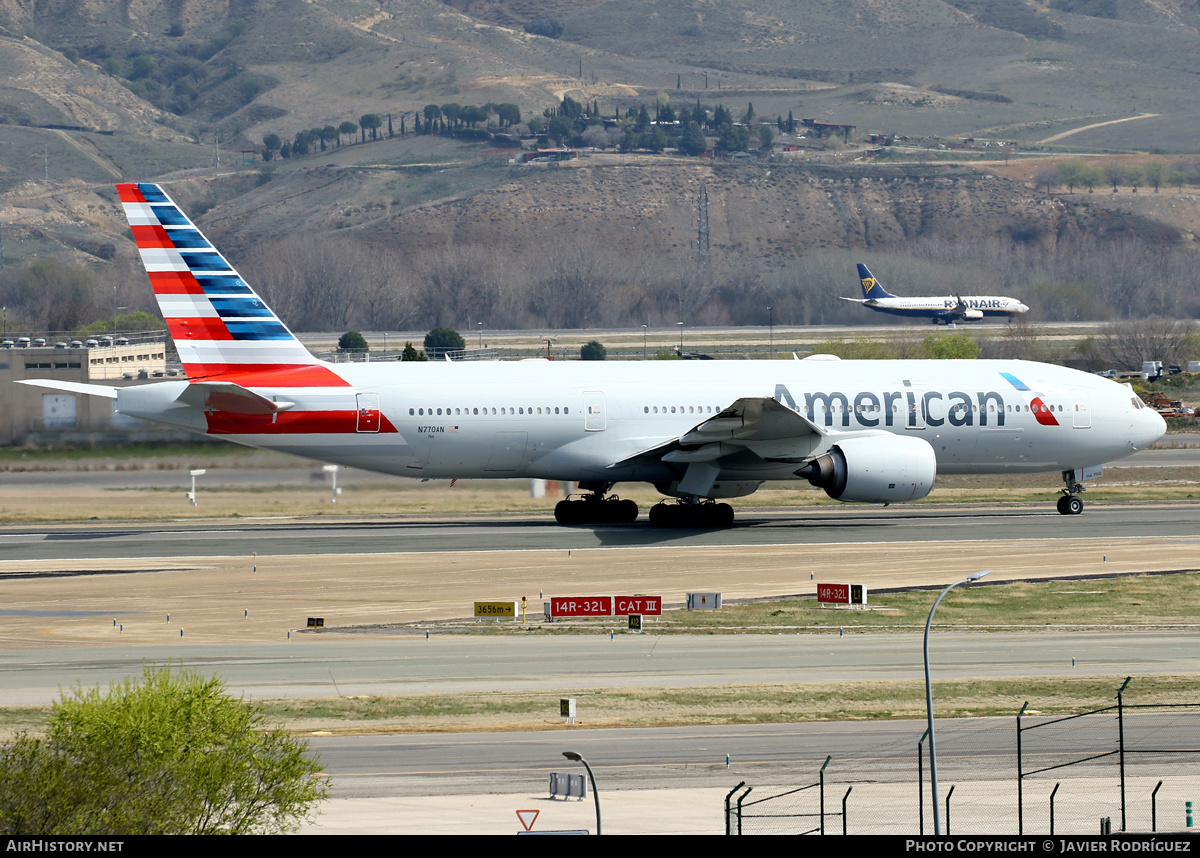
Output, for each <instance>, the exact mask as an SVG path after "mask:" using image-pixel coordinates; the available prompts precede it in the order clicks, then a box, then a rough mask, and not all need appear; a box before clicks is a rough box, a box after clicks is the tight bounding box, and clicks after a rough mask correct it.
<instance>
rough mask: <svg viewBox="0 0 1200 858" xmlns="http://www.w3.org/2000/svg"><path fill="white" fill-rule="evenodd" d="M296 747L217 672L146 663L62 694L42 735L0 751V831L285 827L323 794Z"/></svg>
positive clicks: (307, 758)
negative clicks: (131, 676)
mask: <svg viewBox="0 0 1200 858" xmlns="http://www.w3.org/2000/svg"><path fill="white" fill-rule="evenodd" d="M306 751H307V748H306V745H305V743H304V742H303V741H301V740H298V739H293V738H292V737H290V736H288V735H286V734H284V733H282V732H274V731H271V730H270V729H268V728H267V725H266V723H265V719H264V717H263V715H262V713H261V712H260V711H259V710H258V709H257V708H255V707H254V706H253V705H252V704H250V703H247V702H245V701H243V700H241V699H238V698H235V697H233V696H232V695H230V694H229V692H228V691H227V690H226V688H225V684H224V683H223V682H222V681H221V680H220V679H218V678H216V677H213V678H211V679H205V678H204V677H203V676H201V675H200V674H198V673H195V672H192V671H180V672H172V670H171V669H170V668H169V667H167V668H156V667H153V666H148V667H146V668H145V669H144V671H143V673H142V677H141V681H140V682H139V681H132V680H126V681H125V682H123V683H114V684H113V685H112V686H110V688H109V689H108V691H107V693H106V692H104V691H103V690H101V689H100V688H99V687H96V688H91V689H86V690H85V689H83V688H82V687H76V688H75V689H74V690H73V691H71V692H69V693H64V694H63V698H62V699H61V700H60V701H58V702H56V703H55V704H54V711H53V714H52V715H51V717H50V724H49V727H48V731H47V736H46V738H45V739H35V738H32V737H30V736H29V735H28V734H22V735H20V736H18V737H17V739H16V741H14V742H11V743H9V744H7V745H6V746H5V747H4V748H3V750H0V832H3V833H5V834H14V833H20V834H58V835H62V834H106V835H107V834H113V835H136V834H255V833H278V832H282V831H290V830H294V829H296V828H298V827H299V825H300V822H301V821H303V820H304V819H306V818H308V817H309V816H310V814H311V813H312V811H313V809H314V808H315V806H316V805H317V804H318V803H319V802H320V801H321V800H323V799H324V798H325V797H326V796H327V795H328V792H329V782H328V780H327V779H326V778H323V777H320V776H319V773H320V771H321V764H320V762H319V761H318V760H316V759H315V758H314V757H312V756H311V755H309V754H308V753H307V752H306Z"/></svg>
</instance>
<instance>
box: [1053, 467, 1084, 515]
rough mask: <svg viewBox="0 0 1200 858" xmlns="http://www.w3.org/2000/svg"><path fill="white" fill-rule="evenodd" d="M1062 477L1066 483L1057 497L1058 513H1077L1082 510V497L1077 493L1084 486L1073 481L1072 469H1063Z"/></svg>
mask: <svg viewBox="0 0 1200 858" xmlns="http://www.w3.org/2000/svg"><path fill="white" fill-rule="evenodd" d="M1062 478H1063V483H1065V484H1066V485H1065V488H1063V490H1062V491H1063V495H1062V497H1060V498H1059V499H1058V512H1059V514H1060V515H1079V513H1081V512H1083V498H1081V497H1080V496H1079V493H1080V492H1082V491H1083V490H1084V486H1083V484H1082V483H1077V482H1075V472H1074V471H1063V472H1062Z"/></svg>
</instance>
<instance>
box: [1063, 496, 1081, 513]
mask: <svg viewBox="0 0 1200 858" xmlns="http://www.w3.org/2000/svg"><path fill="white" fill-rule="evenodd" d="M1057 506H1058V512H1059V514H1060V515H1079V514H1080V513H1081V512H1083V498H1081V497H1079V495H1063V496H1062V497H1060V498H1059V499H1058V504H1057Z"/></svg>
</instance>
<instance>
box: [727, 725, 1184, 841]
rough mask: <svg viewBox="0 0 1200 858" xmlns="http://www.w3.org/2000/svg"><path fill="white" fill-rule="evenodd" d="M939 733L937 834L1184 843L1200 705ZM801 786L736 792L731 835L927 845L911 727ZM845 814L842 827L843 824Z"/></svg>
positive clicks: (929, 819)
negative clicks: (1144, 836) (1121, 837)
mask: <svg viewBox="0 0 1200 858" xmlns="http://www.w3.org/2000/svg"><path fill="white" fill-rule="evenodd" d="M1022 713H1023V714H1022V715H1021V716H1020V722H1021V725H1020V729H1019V730H1018V729H1015V725H1014V720H1013V719H1012V718H978V719H976V718H972V719H950V720H943V721H939V722H938V725H937V734H936V753H937V771H938V802H939V803H938V811H939V823H940V824H939V829H940V832H941V833H943V834H1018V833H1024V834H1027V835H1028V834H1049V833H1051V832H1053V833H1054V834H1089V835H1090V834H1099V833H1101V832H1102V826H1103V824H1104V823H1103V820H1105V819H1108V820H1111V830H1112V831H1113V832H1119V831H1129V832H1151V831H1158V832H1166V831H1175V832H1178V831H1186V830H1189V829H1188V828H1187V825H1188V821H1187V817H1186V815H1185V814H1186V811H1185V806H1186V803H1188V802H1192V803H1195V802H1197V801H1198V800H1200V756H1198V754H1200V704H1181V705H1172V706H1148V705H1139V706H1129V705H1124V706H1121V707H1118V706H1110V707H1105V708H1102V709H1097V710H1093V711H1089V712H1084V713H1078V714H1074V715H1068V716H1055V717H1049V716H1041V715H1039V714H1038V713H1037V712H1036V711H1034V710H1032V709H1028V708H1027V709H1024V710H1022ZM797 780H799V781H801V782H802V783H804V785H803V786H797V785H796V783H795V782H793V783H792V784H764V783H759V784H752V785H749V786H748V785H746V784H739V785H738V787H737V788H735V789H734V790H733V791H731V792H730V793H729V797H728V798H727V799H726V807H725V812H726V829H727V831H728V833H730V834H784V833H789V834H802V833H820V832H823V833H825V834H841V833H842V832H843V830H844V831H845V832H846V833H848V834H933V833H934V825H933V809H932V801H933V798H932V796H931V784H930V775H929V748H928V743H927V742H925V741H924V737H923V736H921V735H919V734H917V733H915V732H914V728H913V725H912V722H909V723H907V724H906V725H905V726H904V727H903V729H902V730H898V732H897V735H896V737H895V739H894V741H886V742H882V743H876V744H874V745H871V746H864V747H862V748H861V749H858V750H856V751H854V752H853V753H852V754H850V755H847V754H846V753H845V751H844V750H843V752H842V754H841V755H840V756H835V757H833V758H832V759H831V760H830V761H828V762H827V764H826V766H825V767H824V769H823V771H818V770H816V769H815V768H814V769H813V770H811V771H804V772H798V773H797ZM843 814H844V815H843Z"/></svg>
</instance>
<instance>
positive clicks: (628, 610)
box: [613, 596, 662, 617]
mask: <svg viewBox="0 0 1200 858" xmlns="http://www.w3.org/2000/svg"><path fill="white" fill-rule="evenodd" d="M613 603H614V604H613V607H614V608H615V609H616V614H617V616H618V617H623V616H626V615H628V614H642V615H643V616H647V617H661V616H662V596H614V597H613Z"/></svg>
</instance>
